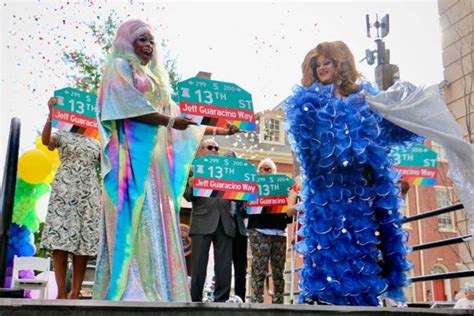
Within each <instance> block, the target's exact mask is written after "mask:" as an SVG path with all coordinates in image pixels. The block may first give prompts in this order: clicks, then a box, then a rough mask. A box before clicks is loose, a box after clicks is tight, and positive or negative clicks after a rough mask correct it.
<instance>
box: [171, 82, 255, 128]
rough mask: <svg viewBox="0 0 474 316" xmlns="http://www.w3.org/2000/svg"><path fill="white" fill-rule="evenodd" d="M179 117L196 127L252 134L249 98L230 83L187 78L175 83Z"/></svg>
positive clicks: (251, 104) (251, 112) (243, 91)
mask: <svg viewBox="0 0 474 316" xmlns="http://www.w3.org/2000/svg"><path fill="white" fill-rule="evenodd" d="M178 100H179V108H180V110H181V114H184V115H185V116H186V117H189V118H190V119H192V120H193V121H195V122H196V123H198V124H203V125H210V126H219V127H226V126H227V122H229V123H232V124H234V125H236V126H237V127H239V128H240V129H241V130H246V131H254V130H255V129H256V125H255V114H254V111H253V103H252V95H251V94H250V93H249V92H247V91H245V90H244V89H242V88H241V87H239V86H238V85H236V84H234V83H230V82H222V81H214V80H209V79H204V78H191V79H188V80H184V81H181V82H179V83H178Z"/></svg>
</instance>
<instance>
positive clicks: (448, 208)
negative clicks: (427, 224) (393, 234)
mask: <svg viewBox="0 0 474 316" xmlns="http://www.w3.org/2000/svg"><path fill="white" fill-rule="evenodd" d="M463 207H464V206H463V205H462V203H457V204H453V205H450V206H446V207H441V208H437V209H434V210H432V211H429V212H424V213H420V214H417V215H414V216H410V217H407V218H405V219H404V220H403V222H404V223H409V222H413V221H417V220H420V219H423V218H427V217H432V216H436V215H441V214H444V213H449V212H452V211H457V210H460V209H462V208H463Z"/></svg>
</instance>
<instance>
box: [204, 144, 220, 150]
mask: <svg viewBox="0 0 474 316" xmlns="http://www.w3.org/2000/svg"><path fill="white" fill-rule="evenodd" d="M201 148H206V149H207V150H209V151H213V150H214V151H219V146H212V145H207V146H203V147H201Z"/></svg>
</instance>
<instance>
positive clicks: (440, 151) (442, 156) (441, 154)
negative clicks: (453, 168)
mask: <svg viewBox="0 0 474 316" xmlns="http://www.w3.org/2000/svg"><path fill="white" fill-rule="evenodd" d="M431 150H433V151H434V152H435V153H436V154H437V155H438V161H446V160H447V158H446V150H444V147H443V146H441V145H440V144H438V143H435V142H431Z"/></svg>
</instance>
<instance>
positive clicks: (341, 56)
mask: <svg viewBox="0 0 474 316" xmlns="http://www.w3.org/2000/svg"><path fill="white" fill-rule="evenodd" d="M319 56H323V57H324V58H328V59H330V60H332V62H333V63H334V66H335V68H336V73H335V77H336V81H335V82H334V83H335V84H336V86H337V88H338V91H339V93H340V94H341V95H343V96H348V95H349V94H351V93H353V92H356V91H359V86H358V85H357V80H358V79H360V78H361V77H362V75H361V74H360V73H359V72H358V71H357V69H356V66H355V60H354V55H352V52H351V50H350V49H349V47H347V45H346V44H345V43H344V42H342V41H335V42H323V43H320V44H319V45H318V46H316V48H313V49H312V50H310V51H309V52H308V53H307V54H306V57H305V58H304V61H303V64H302V65H301V68H302V71H303V78H301V84H302V85H303V86H305V87H306V88H307V87H309V86H311V84H313V83H314V82H315V81H318V78H317V76H316V69H315V65H316V61H317V59H318V57H319ZM318 82H319V81H318Z"/></svg>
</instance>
